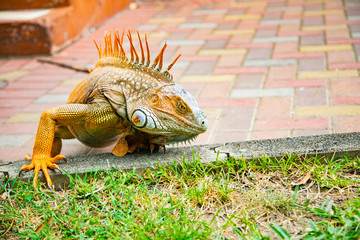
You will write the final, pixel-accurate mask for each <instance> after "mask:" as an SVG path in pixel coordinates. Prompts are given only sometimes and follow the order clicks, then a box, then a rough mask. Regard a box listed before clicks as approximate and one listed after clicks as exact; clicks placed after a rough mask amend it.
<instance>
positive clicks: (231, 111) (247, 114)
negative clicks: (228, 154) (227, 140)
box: [219, 107, 254, 132]
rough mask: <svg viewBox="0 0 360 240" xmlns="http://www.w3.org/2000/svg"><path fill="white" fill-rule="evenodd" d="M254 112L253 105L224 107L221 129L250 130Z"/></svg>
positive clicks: (220, 123)
mask: <svg viewBox="0 0 360 240" xmlns="http://www.w3.org/2000/svg"><path fill="white" fill-rule="evenodd" d="M253 114H254V108H252V107H229V108H224V109H223V111H222V114H221V119H220V121H219V126H221V127H220V129H221V131H229V132H234V131H241V130H249V129H250V126H251V121H252V117H253Z"/></svg>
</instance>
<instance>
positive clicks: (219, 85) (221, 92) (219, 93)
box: [199, 82, 231, 98]
mask: <svg viewBox="0 0 360 240" xmlns="http://www.w3.org/2000/svg"><path fill="white" fill-rule="evenodd" d="M230 86H231V84H230V82H213V83H207V84H206V85H205V87H204V88H203V90H202V91H201V93H200V96H199V97H200V98H224V97H227V96H228V95H229V90H230Z"/></svg>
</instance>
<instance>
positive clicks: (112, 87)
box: [21, 31, 208, 187]
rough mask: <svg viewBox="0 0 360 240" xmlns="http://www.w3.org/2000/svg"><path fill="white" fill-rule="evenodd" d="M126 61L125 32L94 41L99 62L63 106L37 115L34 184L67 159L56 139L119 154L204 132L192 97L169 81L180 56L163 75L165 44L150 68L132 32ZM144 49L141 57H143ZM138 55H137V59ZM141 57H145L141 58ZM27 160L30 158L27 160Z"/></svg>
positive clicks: (201, 116)
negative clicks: (136, 48) (135, 43)
mask: <svg viewBox="0 0 360 240" xmlns="http://www.w3.org/2000/svg"><path fill="white" fill-rule="evenodd" d="M127 37H128V39H129V44H130V59H129V58H128V57H127V56H126V53H125V51H124V47H123V46H124V44H123V39H124V31H123V32H122V36H121V38H120V35H119V32H118V31H115V32H114V41H112V34H111V32H110V33H107V34H105V46H104V48H102V46H101V44H100V46H99V45H98V44H97V43H96V41H95V40H94V42H95V45H96V47H97V49H98V52H99V60H98V62H97V63H96V65H95V67H94V69H93V71H91V72H90V73H89V75H88V76H86V77H85V78H84V79H83V80H82V81H81V82H80V83H79V84H78V85H77V86H76V87H75V89H74V90H73V91H72V92H71V94H70V96H69V99H68V101H67V103H66V104H65V105H62V106H59V107H57V108H52V109H48V110H46V111H45V112H44V113H42V115H41V118H40V122H39V126H38V129H37V133H36V137H35V144H34V148H33V155H32V159H31V163H30V164H29V165H24V166H23V167H22V170H21V171H30V170H32V169H34V178H33V185H34V187H36V182H37V178H38V173H39V171H40V170H42V172H43V174H44V176H45V178H46V181H47V184H48V186H49V187H51V186H52V181H51V178H50V176H49V173H48V168H50V169H58V166H57V165H56V164H55V163H56V162H58V161H60V160H66V159H65V157H64V156H63V155H60V150H61V146H62V143H61V139H71V138H77V139H78V140H79V141H80V142H82V143H84V144H85V145H88V146H91V147H104V146H108V145H110V144H114V143H115V142H117V143H116V145H115V147H114V149H113V150H112V153H113V154H115V155H117V156H124V155H125V154H126V153H131V152H134V151H136V150H137V149H138V148H145V149H150V150H152V149H154V148H159V147H165V145H166V144H171V143H178V142H184V141H189V140H192V139H194V138H195V137H196V136H197V135H199V134H200V133H203V132H205V131H206V129H207V125H208V122H207V118H206V116H205V115H204V113H203V112H202V111H201V110H200V108H199V107H198V105H197V103H196V101H195V99H194V97H193V96H191V95H190V94H189V93H188V92H187V91H185V90H184V88H182V87H181V86H180V85H178V84H176V83H175V82H174V81H173V76H172V75H171V74H170V73H169V70H170V69H171V68H172V66H173V65H174V64H175V62H176V61H177V60H178V59H179V57H180V55H181V54H180V55H179V56H177V57H176V58H175V60H174V61H173V62H172V63H171V64H170V65H169V66H168V67H167V68H166V69H165V70H164V71H162V65H163V54H164V51H165V48H166V46H167V45H166V43H165V44H164V46H163V48H162V49H161V50H160V52H159V54H158V55H157V57H156V58H155V60H154V61H153V63H152V64H151V65H150V51H149V45H148V41H147V37H146V34H145V45H144V44H143V41H142V39H141V37H140V34H139V32H137V37H138V39H139V40H138V41H139V42H138V44H139V45H140V50H141V54H138V53H137V51H136V50H135V47H134V43H133V40H132V36H131V33H130V31H129V33H128V34H127ZM144 48H145V49H146V56H145V53H144ZM139 55H140V56H139ZM145 58H146V59H145ZM29 159H30V158H29Z"/></svg>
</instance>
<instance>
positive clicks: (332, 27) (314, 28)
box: [301, 24, 348, 31]
mask: <svg viewBox="0 0 360 240" xmlns="http://www.w3.org/2000/svg"><path fill="white" fill-rule="evenodd" d="M342 29H345V30H347V29H348V28H347V25H346V24H341V25H320V26H303V27H302V28H301V30H302V31H324V30H342Z"/></svg>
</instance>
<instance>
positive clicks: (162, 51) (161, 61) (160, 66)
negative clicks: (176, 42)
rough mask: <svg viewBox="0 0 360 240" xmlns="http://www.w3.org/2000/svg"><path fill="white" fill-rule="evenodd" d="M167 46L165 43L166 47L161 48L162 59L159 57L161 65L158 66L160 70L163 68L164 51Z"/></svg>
mask: <svg viewBox="0 0 360 240" xmlns="http://www.w3.org/2000/svg"><path fill="white" fill-rule="evenodd" d="M166 47H167V44H166V43H165V45H164V47H163V48H162V49H161V51H160V53H159V54H161V55H160V59H159V66H158V70H159V71H161V69H162V66H163V59H164V52H165V49H166Z"/></svg>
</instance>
